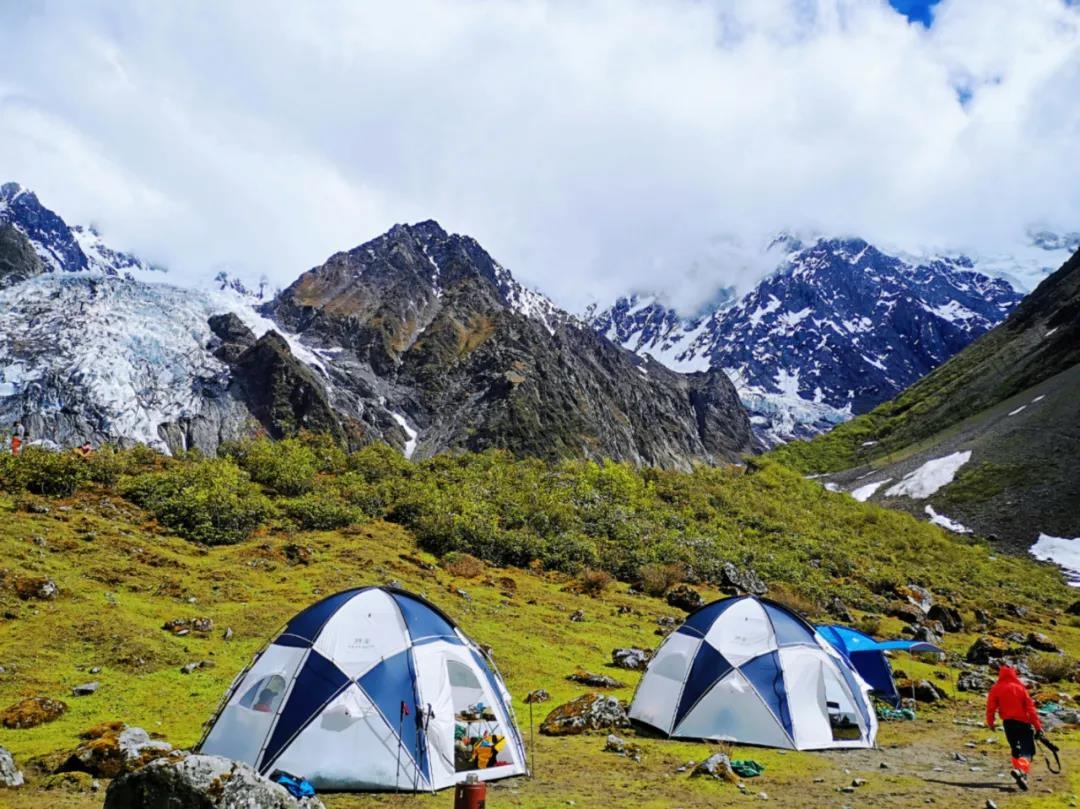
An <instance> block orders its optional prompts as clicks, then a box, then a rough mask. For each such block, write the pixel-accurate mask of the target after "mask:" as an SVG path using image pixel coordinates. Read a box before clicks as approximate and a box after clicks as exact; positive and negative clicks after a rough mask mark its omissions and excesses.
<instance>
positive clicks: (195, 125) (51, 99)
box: [0, 0, 1080, 311]
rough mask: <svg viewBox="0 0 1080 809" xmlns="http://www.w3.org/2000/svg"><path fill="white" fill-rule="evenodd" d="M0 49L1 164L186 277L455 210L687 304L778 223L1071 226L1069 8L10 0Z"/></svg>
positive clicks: (491, 247)
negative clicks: (0, 62) (0, 57)
mask: <svg viewBox="0 0 1080 809" xmlns="http://www.w3.org/2000/svg"><path fill="white" fill-rule="evenodd" d="M196 12H197V13H196ZM0 51H2V52H3V53H4V54H5V58H4V60H3V66H2V67H0V179H3V180H7V179H10V180H16V181H19V182H21V183H23V184H24V185H26V186H28V187H30V188H32V189H34V190H35V191H37V193H38V195H39V196H40V197H41V199H42V201H43V202H45V203H46V204H47V205H49V206H50V207H52V208H53V209H55V210H56V211H57V212H58V213H60V214H61V215H62V216H64V217H65V218H66V219H67V220H68V221H69V222H72V223H94V224H96V225H97V226H98V227H99V228H100V229H101V230H102V231H103V232H104V234H105V237H106V239H107V241H108V242H109V243H110V244H112V245H114V246H117V247H120V248H124V249H129V250H132V251H134V252H137V253H138V254H140V255H143V256H145V257H147V258H149V259H151V260H153V261H156V262H159V263H162V264H164V265H166V266H168V267H169V268H170V271H171V273H172V274H173V277H175V278H176V279H178V280H179V281H182V282H187V281H190V282H192V283H195V282H198V281H199V280H201V279H205V278H207V277H209V276H212V275H213V274H214V273H215V272H216V271H217V270H219V269H222V268H226V269H230V270H232V271H233V272H234V273H235V274H237V275H239V276H241V277H246V278H248V279H257V278H258V277H259V276H260V275H265V276H267V277H268V278H269V279H270V280H271V282H272V283H273V284H276V285H281V286H284V285H287V284H288V283H290V282H291V281H292V280H293V279H294V278H295V277H296V276H297V275H299V273H301V272H302V271H304V270H306V269H308V268H310V267H312V266H316V265H318V264H321V263H322V262H323V261H324V260H325V259H326V258H327V257H328V256H329V255H331V254H333V253H334V252H336V251H339V250H343V249H348V248H350V247H353V246H356V245H358V244H360V243H362V242H364V241H366V240H368V239H371V238H373V237H375V236H377V235H379V234H380V233H382V232H384V231H386V230H387V229H388V228H389V227H391V226H392V225H393V224H395V223H397V222H415V221H420V220H424V219H431V218H434V219H437V220H439V222H441V223H442V224H443V226H444V227H446V228H447V229H448V230H451V231H454V232H459V233H466V234H469V235H471V236H473V237H474V238H476V239H477V240H478V241H479V242H480V243H481V244H482V245H483V246H484V247H485V248H487V250H488V251H489V252H490V253H492V255H493V256H494V257H495V258H496V259H497V260H499V261H500V262H501V263H502V264H504V265H505V266H507V267H508V268H510V270H511V271H512V272H513V273H514V275H515V276H516V277H517V278H518V279H519V280H521V281H522V282H523V283H526V284H527V285H529V286H532V287H535V288H538V289H540V290H542V291H543V292H545V293H547V294H548V295H550V296H551V297H552V298H554V299H555V300H556V302H558V303H559V304H560V305H562V306H564V307H566V308H569V309H571V310H575V311H578V310H580V309H581V308H582V307H584V306H585V305H586V304H588V303H590V302H594V301H599V302H601V303H607V302H609V301H610V300H611V299H613V298H614V297H615V296H617V295H619V294H623V293H625V292H628V291H635V290H659V291H662V292H664V293H665V294H666V295H667V296H668V298H669V299H670V300H671V301H672V302H674V303H676V304H677V305H678V306H679V307H680V308H682V309H684V310H685V309H692V308H693V307H694V306H696V305H698V304H700V303H701V302H702V301H705V300H708V299H709V298H711V297H713V296H714V295H715V294H716V292H717V290H718V289H719V288H721V287H723V286H726V285H728V284H735V285H736V286H738V287H739V288H742V289H745V288H746V287H747V286H748V285H749V284H751V283H752V282H753V281H754V280H756V278H757V277H758V276H760V275H761V274H762V273H763V272H764V271H765V269H766V267H765V266H764V265H763V264H762V263H761V262H760V260H759V259H758V258H756V256H759V255H760V250H759V248H760V247H761V246H762V245H764V244H766V243H767V242H768V240H769V239H770V237H771V236H772V235H773V234H775V233H777V232H778V231H780V230H783V229H793V230H796V231H799V232H807V233H825V234H830V235H860V236H863V237H865V238H867V239H869V240H871V241H874V242H880V243H885V244H889V245H900V246H904V247H906V248H907V249H912V250H914V249H933V248H940V247H945V246H947V247H951V248H962V249H969V250H977V251H981V252H995V251H997V252H1000V251H1007V250H1009V249H1011V248H1012V247H1013V246H1014V245H1016V244H1017V243H1019V242H1020V241H1022V240H1023V238H1024V233H1025V230H1026V229H1027V228H1028V227H1030V226H1032V225H1036V226H1040V227H1047V228H1050V229H1055V230H1078V229H1080V154H1078V152H1080V105H1077V104H1076V99H1077V98H1080V6H1077V5H1076V4H1069V3H1067V2H1065V0H941V1H940V2H937V3H930V2H927V0H892V2H891V4H890V2H886V0H515V1H514V2H511V1H510V0H506V1H505V2H493V1H491V0H454V1H453V2H451V0H439V1H437V0H398V2H394V3H357V2H352V0H322V1H321V2H319V3H297V2H295V1H294V0H258V2H256V1H255V0H251V2H246V1H244V0H223V2H220V3H199V4H191V3H187V2H181V0H157V1H156V2H153V3H146V2H141V1H139V0H131V2H125V0H101V1H100V2H95V3H93V4H86V3H82V2H79V0H35V2H34V3H24V2H20V1H19V0H0Z"/></svg>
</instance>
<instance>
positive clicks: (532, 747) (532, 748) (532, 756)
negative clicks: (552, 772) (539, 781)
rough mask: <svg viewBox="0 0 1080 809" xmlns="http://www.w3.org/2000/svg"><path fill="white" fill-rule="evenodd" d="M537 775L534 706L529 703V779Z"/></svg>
mask: <svg viewBox="0 0 1080 809" xmlns="http://www.w3.org/2000/svg"><path fill="white" fill-rule="evenodd" d="M535 773H536V734H535V733H533V704H532V702H531V701H530V702H529V777H530V778H534V777H535Z"/></svg>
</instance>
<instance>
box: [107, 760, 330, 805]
mask: <svg viewBox="0 0 1080 809" xmlns="http://www.w3.org/2000/svg"><path fill="white" fill-rule="evenodd" d="M151 806H153V807H157V806H160V807H170V809H240V807H243V809H322V807H323V803H322V801H320V800H319V799H318V798H300V799H298V798H294V797H292V796H291V795H290V794H289V793H288V792H287V791H286V790H285V788H284V787H282V786H280V785H279V784H275V783H273V782H272V781H270V780H269V779H268V778H264V777H263V776H261V775H259V774H258V773H257V772H256V771H255V770H254V769H252V768H251V767H249V766H248V765H247V764H241V763H239V762H235V761H229V760H228V759H226V758H222V757H221V756H200V755H194V756H184V757H182V758H176V757H168V758H162V759H158V760H157V761H152V762H150V763H149V764H148V765H146V766H145V767H143V768H142V769H140V770H136V771H135V772H132V773H128V774H126V775H122V776H120V777H119V778H117V779H116V780H114V781H113V782H112V783H111V784H109V789H108V792H106V794H105V808H104V809H144V807H151Z"/></svg>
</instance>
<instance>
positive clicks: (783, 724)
mask: <svg viewBox="0 0 1080 809" xmlns="http://www.w3.org/2000/svg"><path fill="white" fill-rule="evenodd" d="M869 691H870V687H869V686H868V685H867V684H866V683H865V682H863V680H862V678H861V677H859V675H858V673H857V672H856V671H855V669H854V668H853V667H852V666H851V664H850V663H849V662H848V661H847V660H846V659H845V658H844V657H843V656H842V655H841V654H840V653H839V652H837V651H836V650H835V649H833V648H832V647H831V646H830V645H829V644H828V643H827V642H826V641H825V640H824V639H823V638H822V637H821V636H820V635H819V634H818V633H817V632H815V631H814V627H813V626H811V625H810V624H809V623H807V622H806V621H804V620H803V619H802V618H800V617H799V616H798V615H796V614H795V613H793V612H791V611H790V610H789V609H787V608H786V607H784V606H782V605H780V604H777V603H775V602H772V601H768V600H766V599H760V598H756V597H754V596H742V597H737V598H725V599H721V600H719V601H714V602H712V603H711V604H706V605H705V606H704V607H701V608H700V609H699V610H697V611H696V612H693V613H691V614H690V615H689V616H687V618H686V621H685V622H684V623H683V625H682V626H680V627H679V628H678V629H677V630H676V631H675V632H673V633H671V634H670V635H668V637H667V638H666V639H665V640H664V642H663V643H662V644H661V645H660V647H659V648H658V649H657V650H656V654H655V656H654V657H653V659H652V660H651V661H650V663H649V667H648V668H647V669H646V671H645V674H644V675H643V676H642V678H641V682H640V683H639V684H638V687H637V691H636V692H635V693H634V699H633V702H632V703H631V704H630V718H631V719H633V720H635V721H637V722H642V723H644V724H647V725H651V726H652V727H654V728H657V729H658V730H661V731H663V732H664V733H666V734H667V735H668V736H671V737H678V738H689V739H717V740H723V741H730V742H739V743H742V744H752V745H759V746H762V747H781V748H788V749H793V750H821V749H826V748H835V747H873V746H874V738H875V737H876V735H877V716H876V715H875V713H874V711H873V709H872V707H871V705H870V698H869V696H868V694H869Z"/></svg>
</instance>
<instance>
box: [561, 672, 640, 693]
mask: <svg viewBox="0 0 1080 809" xmlns="http://www.w3.org/2000/svg"><path fill="white" fill-rule="evenodd" d="M566 679H567V680H570V681H571V682H575V683H581V684H582V685H587V686H589V687H590V688H626V683H623V682H620V681H619V680H616V679H615V678H614V677H609V676H608V675H607V674H596V673H595V672H592V671H585V670H584V669H582V670H579V671H575V672H574V673H573V674H568V675H566Z"/></svg>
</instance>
